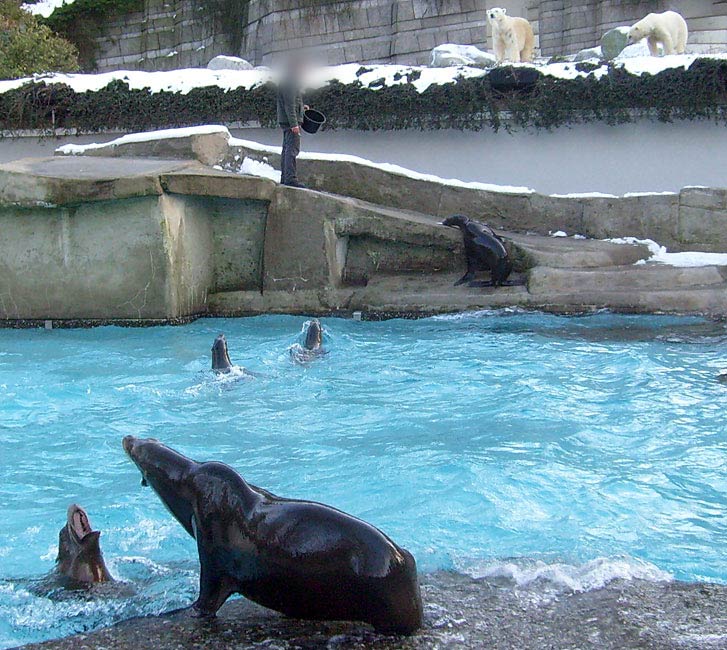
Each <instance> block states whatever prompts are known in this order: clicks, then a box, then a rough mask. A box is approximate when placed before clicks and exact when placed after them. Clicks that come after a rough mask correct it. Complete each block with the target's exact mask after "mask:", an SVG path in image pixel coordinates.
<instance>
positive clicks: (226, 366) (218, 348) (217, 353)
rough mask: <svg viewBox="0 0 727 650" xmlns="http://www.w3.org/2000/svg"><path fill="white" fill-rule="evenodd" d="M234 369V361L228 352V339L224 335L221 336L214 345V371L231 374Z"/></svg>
mask: <svg viewBox="0 0 727 650" xmlns="http://www.w3.org/2000/svg"><path fill="white" fill-rule="evenodd" d="M231 368H232V361H230V355H229V353H228V351H227V339H226V338H225V335H224V334H219V335H218V336H217V338H216V339H215V342H214V343H213V344H212V370H214V371H215V372H229V371H230V369H231Z"/></svg>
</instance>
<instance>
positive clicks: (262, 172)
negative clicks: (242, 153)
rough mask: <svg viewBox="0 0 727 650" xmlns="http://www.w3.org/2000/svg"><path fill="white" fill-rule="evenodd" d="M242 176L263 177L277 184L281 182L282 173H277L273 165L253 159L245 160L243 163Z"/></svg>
mask: <svg viewBox="0 0 727 650" xmlns="http://www.w3.org/2000/svg"><path fill="white" fill-rule="evenodd" d="M239 173H240V174H247V175H248V176H261V177H262V178H269V179H270V180H273V181H275V182H276V183H279V182H280V172H279V171H277V170H276V169H275V168H274V167H273V166H272V165H269V164H268V163H266V162H261V161H259V160H253V159H252V158H245V159H244V160H243V161H242V166H241V167H240V171H239Z"/></svg>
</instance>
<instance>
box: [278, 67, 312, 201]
mask: <svg viewBox="0 0 727 650" xmlns="http://www.w3.org/2000/svg"><path fill="white" fill-rule="evenodd" d="M297 77H298V75H296V74H293V73H292V72H289V74H287V75H286V77H285V78H284V79H283V80H282V81H281V82H280V85H279V86H278V124H279V125H280V128H281V129H283V152H282V156H281V160H280V171H281V178H280V182H281V183H282V184H283V185H289V186H290V187H304V186H303V185H302V184H301V183H300V181H299V180H298V167H297V160H296V159H297V157H298V154H299V153H300V125H301V124H302V123H303V112H304V111H306V110H308V107H307V106H305V105H304V104H303V97H302V94H301V90H300V83H299V81H298V78H297Z"/></svg>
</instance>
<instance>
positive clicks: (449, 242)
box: [0, 136, 727, 326]
mask: <svg viewBox="0 0 727 650" xmlns="http://www.w3.org/2000/svg"><path fill="white" fill-rule="evenodd" d="M210 137H211V136H210ZM208 140H209V138H207V140H204V139H200V142H198V143H197V147H198V149H199V148H200V147H202V144H204V145H205V147H202V149H204V151H205V152H207V154H209V156H211V157H212V158H214V155H217V154H215V151H216V150H215V147H211V145H210V143H209V142H208ZM217 140H218V139H214V138H213V139H212V144H215V143H217V144H219V143H218V142H217ZM177 144H179V143H177ZM184 146H186V145H184ZM215 146H216V145H215ZM158 147H159V151H170V152H171V153H174V149H175V147H176V145H175V147H172V148H171V149H169V148H168V147H167V148H165V147H162V146H161V145H158ZM210 147H211V148H210ZM202 149H200V151H202ZM109 153H110V152H109ZM217 153H219V152H217ZM207 154H205V155H207ZM170 155H171V154H170ZM200 156H201V154H200ZM346 169H348V171H349V172H350V171H351V169H350V168H349V167H347V168H346ZM382 178H383V177H382ZM382 182H383V181H382ZM390 189H391V190H392V191H394V190H395V189H396V188H393V187H392V188H390ZM381 191H383V189H382V190H381ZM403 194H406V193H405V192H404V193H403ZM405 198H406V197H405V196H404V195H402V196H399V197H398V202H399V203H403V202H404V199H405ZM421 198H422V197H421V196H419V197H418V198H417V201H413V202H412V204H413V205H419V204H420V203H421ZM703 202H704V201H703ZM393 203H395V202H394V201H387V202H386V205H380V204H375V203H371V202H368V201H365V200H363V199H361V198H355V197H351V196H341V195H338V194H334V193H330V192H319V191H311V190H300V189H293V188H287V187H282V186H280V185H278V184H276V183H274V182H273V181H271V180H269V179H266V178H259V177H254V176H244V175H240V174H236V173H230V172H225V171H221V170H219V169H213V168H212V167H210V166H209V165H205V164H202V163H201V162H199V161H198V160H189V159H186V160H185V159H164V158H149V159H145V158H125V157H115V156H114V157H108V156H107V157H104V156H98V155H94V156H93V157H91V156H88V157H87V156H77V157H55V158H43V159H37V160H21V161H17V162H14V163H10V164H7V165H0V231H1V232H2V233H3V237H2V238H0V270H1V271H2V272H1V273H0V322H2V323H3V324H5V325H10V326H15V325H17V324H18V323H27V322H38V321H39V320H44V319H49V320H54V321H56V323H57V324H62V323H63V322H65V321H68V322H69V323H78V322H85V323H89V324H93V323H106V322H115V321H118V322H125V323H128V322H130V321H133V322H139V323H142V324H143V323H145V322H146V323H149V324H153V323H158V322H165V321H167V322H179V321H180V320H185V319H188V318H190V317H195V316H199V315H204V314H211V315H230V316H232V315H243V314H245V315H246V314H257V313H277V312H284V313H301V314H308V313H316V314H328V313H339V314H340V313H350V312H352V311H361V312H364V313H365V314H366V317H371V318H380V317H385V316H387V315H392V316H396V315H405V316H410V317H414V316H422V315H427V314H433V313H442V312H453V311H463V310H471V309H493V308H500V307H523V308H530V309H548V310H552V311H558V312H563V313H572V312H581V311H588V310H593V309H603V308H608V309H613V310H616V311H626V312H629V311H630V312H671V313H674V312H676V313H698V314H705V315H710V316H727V281H726V280H727V270H726V269H720V268H717V267H700V268H687V269H678V268H673V267H669V266H663V265H655V264H650V263H649V264H644V263H643V262H645V261H646V260H647V259H648V257H649V255H650V253H649V250H648V248H647V247H646V246H642V245H628V244H615V243H612V242H609V241H602V240H597V239H575V238H572V237H549V236H542V235H535V234H531V233H527V232H526V233H518V232H510V231H508V232H505V231H500V234H501V235H502V236H503V237H504V238H505V239H506V241H507V245H508V247H509V250H510V253H511V255H512V257H513V262H514V267H515V273H514V275H513V277H512V280H513V284H514V286H509V287H500V288H497V289H493V288H479V289H473V288H469V287H454V286H453V285H454V282H455V281H456V280H457V279H458V278H459V277H460V276H461V275H462V273H463V272H464V268H465V259H464V249H463V245H462V239H461V235H460V233H459V232H458V231H457V230H455V229H452V228H445V227H443V226H442V225H441V223H440V221H441V217H439V216H436V213H437V212H440V211H441V205H434V204H432V205H431V208H432V213H427V212H418V211H416V210H411V209H405V208H402V207H396V206H395V205H392V204H393ZM473 209H474V208H473ZM705 209H706V208H705ZM525 223H527V221H526V222H525ZM639 263H640V264H639Z"/></svg>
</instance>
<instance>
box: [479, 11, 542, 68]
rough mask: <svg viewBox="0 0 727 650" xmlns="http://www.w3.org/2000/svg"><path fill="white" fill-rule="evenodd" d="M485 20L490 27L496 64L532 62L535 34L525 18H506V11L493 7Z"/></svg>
mask: <svg viewBox="0 0 727 650" xmlns="http://www.w3.org/2000/svg"><path fill="white" fill-rule="evenodd" d="M487 19H488V20H489V21H490V25H492V41H493V49H494V50H495V56H496V57H497V60H498V62H501V61H512V62H513V63H520V62H521V61H528V62H529V61H532V60H533V49H534V47H535V34H533V28H532V27H531V25H530V23H529V22H528V21H527V20H525V18H517V17H515V16H508V15H507V10H506V9H502V8H500V7H493V8H492V9H490V10H489V11H488V12H487Z"/></svg>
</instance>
